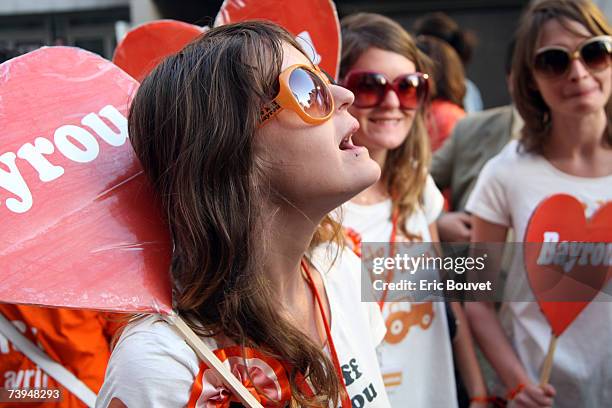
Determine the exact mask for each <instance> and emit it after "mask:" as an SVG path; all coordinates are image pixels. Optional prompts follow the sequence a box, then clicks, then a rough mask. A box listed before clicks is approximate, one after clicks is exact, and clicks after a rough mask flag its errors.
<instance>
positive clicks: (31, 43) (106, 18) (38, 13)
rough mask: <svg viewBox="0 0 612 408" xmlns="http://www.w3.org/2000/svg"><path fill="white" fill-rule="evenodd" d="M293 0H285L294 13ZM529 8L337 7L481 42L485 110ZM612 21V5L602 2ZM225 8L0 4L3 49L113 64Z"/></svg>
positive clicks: (159, 2)
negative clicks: (152, 33)
mask: <svg viewBox="0 0 612 408" xmlns="http://www.w3.org/2000/svg"><path fill="white" fill-rule="evenodd" d="M291 1H292V0H284V1H283V4H286V5H287V6H290V4H291ZM527 2H528V0H336V2H335V3H336V7H337V9H338V14H339V16H340V17H342V16H344V15H346V14H350V13H353V12H356V11H369V12H375V13H381V14H384V15H387V16H389V17H392V18H394V19H396V20H397V21H398V22H400V23H401V24H402V25H403V26H404V27H405V28H407V29H408V30H410V28H411V27H412V23H413V22H414V20H415V19H416V18H418V17H419V16H421V15H423V14H425V13H428V12H432V11H444V12H446V13H447V14H449V15H450V16H451V17H452V18H454V19H455V20H456V21H457V22H458V23H459V24H460V25H461V26H462V27H463V28H465V29H470V30H473V31H474V32H475V34H476V35H477V37H478V39H479V43H478V46H477V48H476V50H475V53H474V57H473V61H472V63H471V64H470V65H469V66H468V69H467V75H468V77H469V78H471V79H472V80H473V81H474V82H475V83H476V84H477V85H478V87H479V88H480V91H481V93H482V96H483V100H484V104H485V107H492V106H497V105H502V104H505V103H508V102H509V97H508V94H507V91H506V85H505V79H504V68H503V67H504V55H505V51H506V46H507V44H508V42H509V40H510V38H511V37H512V32H513V30H514V28H515V25H516V22H517V21H518V18H519V15H520V12H521V9H522V8H523V7H524V5H525V4H527ZM595 2H596V3H598V4H599V5H600V7H601V8H602V9H603V10H604V11H605V12H606V13H608V16H609V18H610V16H611V15H612V0H596V1H595ZM221 3H222V1H221V0H0V48H3V49H10V50H13V51H14V52H16V53H24V52H27V51H30V50H33V49H35V48H38V47H40V46H43V45H74V46H77V47H81V48H85V49H88V50H90V51H93V52H95V53H98V54H100V55H102V56H103V57H106V58H109V59H110V58H111V57H112V53H113V50H114V48H115V46H116V43H117V38H121V36H122V35H124V34H125V32H126V31H127V30H128V29H129V28H130V27H132V26H135V25H138V24H141V23H144V22H146V21H150V20H154V19H158V18H171V19H177V20H182V21H187V22H190V23H193V24H200V25H205V24H208V25H210V24H211V23H212V20H213V19H214V17H215V15H216V13H217V11H218V10H219V8H220V6H221Z"/></svg>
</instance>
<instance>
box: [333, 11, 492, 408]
mask: <svg viewBox="0 0 612 408" xmlns="http://www.w3.org/2000/svg"><path fill="white" fill-rule="evenodd" d="M341 27H342V42H343V44H342V60H341V63H340V79H341V83H342V84H343V85H344V86H346V87H347V88H349V89H350V90H351V91H353V93H354V94H355V102H354V103H353V106H351V107H350V108H349V111H350V112H351V114H353V116H355V117H356V118H357V119H358V120H359V123H360V125H361V126H360V128H359V130H358V132H357V133H356V134H355V135H354V136H353V139H354V142H355V144H357V145H360V146H365V147H367V148H368V150H369V152H370V156H371V157H372V158H373V159H374V160H376V162H377V163H378V164H379V165H380V167H381V168H382V176H381V179H380V180H379V181H378V182H377V183H376V184H374V185H373V186H372V187H370V188H368V189H366V190H365V191H363V192H362V193H360V194H359V195H357V196H356V197H355V198H354V199H353V200H351V201H350V202H348V203H346V204H345V205H344V206H343V208H342V210H343V211H342V222H343V225H344V226H345V227H346V229H347V231H348V234H347V235H348V236H349V238H350V239H351V240H352V242H353V245H354V248H355V249H356V250H357V252H361V256H362V257H363V258H364V261H366V262H369V263H370V264H372V260H373V257H375V256H376V257H377V256H378V255H377V254H376V255H374V254H371V253H369V252H368V253H366V252H363V251H359V250H358V249H359V245H360V242H362V241H363V242H379V243H381V242H388V243H389V246H388V247H386V246H385V248H384V249H385V251H387V255H389V252H393V249H392V248H394V247H395V242H401V241H404V242H406V241H410V242H431V241H437V240H438V235H437V231H436V227H435V220H436V218H437V217H438V215H439V214H440V212H441V210H442V206H443V198H442V195H441V193H440V192H439V191H438V189H437V188H436V186H435V184H434V182H433V180H432V179H431V177H430V176H429V174H428V172H427V167H428V164H429V158H430V150H429V142H428V135H427V131H426V129H425V124H424V119H423V118H424V107H423V105H424V103H425V102H426V99H427V92H428V84H429V79H428V74H427V72H428V71H429V69H428V67H429V66H430V65H429V62H428V58H427V57H426V56H425V55H424V54H423V53H421V52H420V51H419V50H418V49H417V47H416V45H415V43H414V41H413V39H412V38H411V37H410V35H409V34H408V33H407V32H406V31H405V30H404V29H403V28H402V27H401V26H400V25H399V24H397V23H396V22H394V21H393V20H391V19H389V18H387V17H384V16H381V15H377V14H369V13H359V14H355V15H351V16H348V17H345V18H344V19H342V22H341ZM389 250H390V251H389ZM374 252H376V253H377V252H378V251H374ZM393 256H395V255H394V254H391V257H393ZM417 273H418V272H417ZM378 297H379V299H380V303H379V306H380V307H381V310H382V312H383V316H384V318H385V320H386V324H387V335H386V337H385V341H384V342H383V344H382V345H381V346H380V347H379V360H380V364H381V370H382V373H383V377H384V378H385V385H386V387H387V391H388V392H389V398H390V400H391V405H392V406H393V407H398V408H400V407H425V408H428V407H431V408H434V407H456V406H457V395H456V391H455V376H454V367H453V353H452V347H453V343H452V342H451V334H450V333H449V325H448V322H447V311H446V310H447V309H446V308H445V304H444V303H443V302H433V303H432V302H420V303H419V302H410V301H408V300H403V301H392V300H390V301H385V299H384V297H385V295H384V294H382V293H379V296H378ZM381 298H383V299H381ZM453 307H455V306H453ZM454 310H456V313H457V317H458V318H459V319H461V320H462V321H464V319H463V314H462V310H461V309H460V308H456V309H454ZM453 319H454V318H453ZM454 344H455V345H456V351H457V352H458V353H459V354H460V356H461V358H460V364H459V366H460V368H462V369H463V370H462V372H463V373H464V375H465V377H466V380H467V381H466V382H468V385H469V389H470V395H471V396H472V397H473V401H472V403H473V407H477V406H480V407H484V406H486V398H485V394H486V389H485V386H484V382H483V380H482V376H481V375H480V371H479V369H478V364H477V361H476V358H475V354H474V351H473V348H472V345H471V339H470V338H469V329H468V327H467V324H460V325H459V326H458V335H457V337H456V341H455V343H454Z"/></svg>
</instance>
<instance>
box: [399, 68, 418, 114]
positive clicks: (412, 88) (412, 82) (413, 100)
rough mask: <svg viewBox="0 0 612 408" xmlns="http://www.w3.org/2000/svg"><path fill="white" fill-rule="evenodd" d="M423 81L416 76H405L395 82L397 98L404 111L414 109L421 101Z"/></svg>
mask: <svg viewBox="0 0 612 408" xmlns="http://www.w3.org/2000/svg"><path fill="white" fill-rule="evenodd" d="M423 87H424V80H423V79H422V77H420V76H417V75H406V76H405V77H402V78H399V79H398V80H397V82H396V90H397V96H398V98H399V100H400V105H401V107H402V108H404V109H416V108H417V107H418V106H419V104H420V103H421V101H422V97H423Z"/></svg>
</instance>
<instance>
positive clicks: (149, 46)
mask: <svg viewBox="0 0 612 408" xmlns="http://www.w3.org/2000/svg"><path fill="white" fill-rule="evenodd" d="M205 31H206V28H203V27H200V26H196V25H193V24H188V23H184V22H182V21H174V20H156V21H152V22H150V23H145V24H143V25H140V26H138V27H136V28H134V29H133V30H130V31H129V32H128V33H127V34H126V36H125V37H124V38H123V40H121V42H120V43H119V44H118V45H117V48H115V54H114V55H113V62H114V63H115V64H117V66H119V67H120V68H121V69H123V70H124V71H125V72H127V73H128V74H130V75H131V76H132V77H134V78H136V80H138V81H139V82H140V81H142V80H143V79H144V78H145V77H146V76H147V75H148V74H149V72H151V71H152V70H153V68H155V67H156V66H157V64H159V63H160V61H161V60H162V59H164V58H165V57H167V56H168V55H171V54H174V53H175V52H178V51H180V50H181V49H182V48H183V47H184V46H185V45H187V44H188V43H190V42H191V41H192V40H193V39H195V38H196V37H197V36H199V35H200V34H202V33H203V32H205Z"/></svg>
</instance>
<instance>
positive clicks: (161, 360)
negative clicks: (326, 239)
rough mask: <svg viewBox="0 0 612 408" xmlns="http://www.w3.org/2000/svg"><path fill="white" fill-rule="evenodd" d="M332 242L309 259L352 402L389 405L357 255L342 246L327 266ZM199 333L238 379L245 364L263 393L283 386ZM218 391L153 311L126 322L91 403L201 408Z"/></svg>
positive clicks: (377, 325) (261, 367) (266, 364)
mask: <svg viewBox="0 0 612 408" xmlns="http://www.w3.org/2000/svg"><path fill="white" fill-rule="evenodd" d="M335 248H336V247H335V246H334V245H327V244H326V245H324V246H320V247H317V248H316V249H315V250H314V251H313V253H312V254H311V257H310V260H311V262H312V264H313V265H314V266H315V267H316V268H317V270H319V271H320V272H321V276H322V280H323V284H324V286H325V290H326V292H327V296H328V299H329V304H330V311H331V322H330V324H331V334H332V339H333V342H334V345H335V348H336V352H337V353H338V359H339V362H340V365H341V368H342V372H343V376H344V381H345V383H346V386H347V390H348V393H349V395H350V396H351V400H352V402H353V407H372V408H388V407H389V406H390V405H389V401H388V398H387V395H386V392H385V389H384V385H383V381H382V376H381V374H380V370H379V368H378V361H377V358H376V351H375V350H376V346H377V345H378V344H379V343H380V342H381V341H382V339H383V337H384V335H385V332H386V328H385V325H384V322H383V320H382V316H381V314H380V311H379V310H378V309H377V308H376V307H373V306H372V304H370V303H362V302H360V298H361V295H360V280H359V273H360V261H359V259H358V258H357V257H356V256H355V255H354V254H353V253H352V252H351V251H350V250H348V249H346V250H344V251H342V252H340V253H339V254H338V257H337V258H336V261H335V263H334V264H333V265H332V260H333V259H334V257H335V252H336V251H335ZM330 265H331V266H330ZM203 340H204V342H205V343H206V344H207V345H208V346H209V347H210V348H211V349H212V350H215V353H216V354H217V356H218V357H220V359H221V360H222V361H225V363H226V365H228V367H230V368H231V369H232V372H233V373H234V374H235V375H236V376H237V377H238V378H241V376H240V374H241V373H243V372H244V371H245V370H250V372H251V374H252V375H253V376H254V377H259V378H261V379H262V380H261V382H260V383H258V385H260V386H262V388H264V389H266V390H269V392H270V394H269V396H270V398H272V399H278V396H279V395H280V393H281V391H280V389H281V387H283V386H286V385H287V383H286V378H284V377H283V376H282V375H281V376H278V375H277V374H278V373H279V372H282V371H283V370H282V369H279V367H280V366H279V363H278V362H276V361H274V360H272V359H266V357H265V356H263V355H261V354H260V353H259V352H257V351H256V350H249V354H247V357H248V363H249V367H244V366H243V365H242V364H243V363H242V357H241V354H240V349H239V348H238V347H229V348H224V349H222V350H219V349H218V346H217V344H216V343H215V341H214V340H212V339H210V338H205V339H203ZM228 361H229V363H228ZM242 378H246V377H244V376H243V377H242ZM224 392H226V391H225V388H224V387H223V385H222V384H221V383H220V382H219V381H218V379H217V377H216V374H215V373H214V372H213V371H212V370H210V369H208V367H207V366H206V365H205V364H204V363H202V362H201V361H199V360H198V358H197V356H196V354H195V352H194V351H193V350H192V349H191V348H190V347H189V346H188V345H187V344H186V343H185V341H184V340H183V338H182V337H181V336H180V335H179V334H177V333H176V332H175V331H174V329H173V328H172V327H171V326H170V325H168V324H167V323H166V322H164V321H160V319H159V316H149V317H147V318H144V319H142V320H140V321H137V322H135V323H133V324H130V325H129V326H128V327H127V328H126V329H125V330H124V332H123V334H122V335H121V338H120V339H119V341H118V342H117V345H116V346H115V348H114V350H113V353H112V355H111V359H110V361H109V364H108V368H107V371H106V377H105V380H104V384H103V386H102V389H101V390H100V393H99V395H98V400H97V402H96V407H99V408H105V407H106V406H107V405H108V404H109V403H110V402H111V400H112V399H113V398H115V397H116V398H118V399H120V400H121V401H123V403H124V404H126V405H127V406H128V407H129V408H136V407H147V408H155V407H163V408H172V407H185V406H188V407H202V408H204V407H208V405H207V402H209V403H211V404H213V401H214V402H216V401H218V400H219V399H221V400H223V398H226V397H225V396H224V394H223V393H224ZM188 404H189V405H188ZM213 405H214V404H213ZM211 406H212V405H211Z"/></svg>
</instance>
